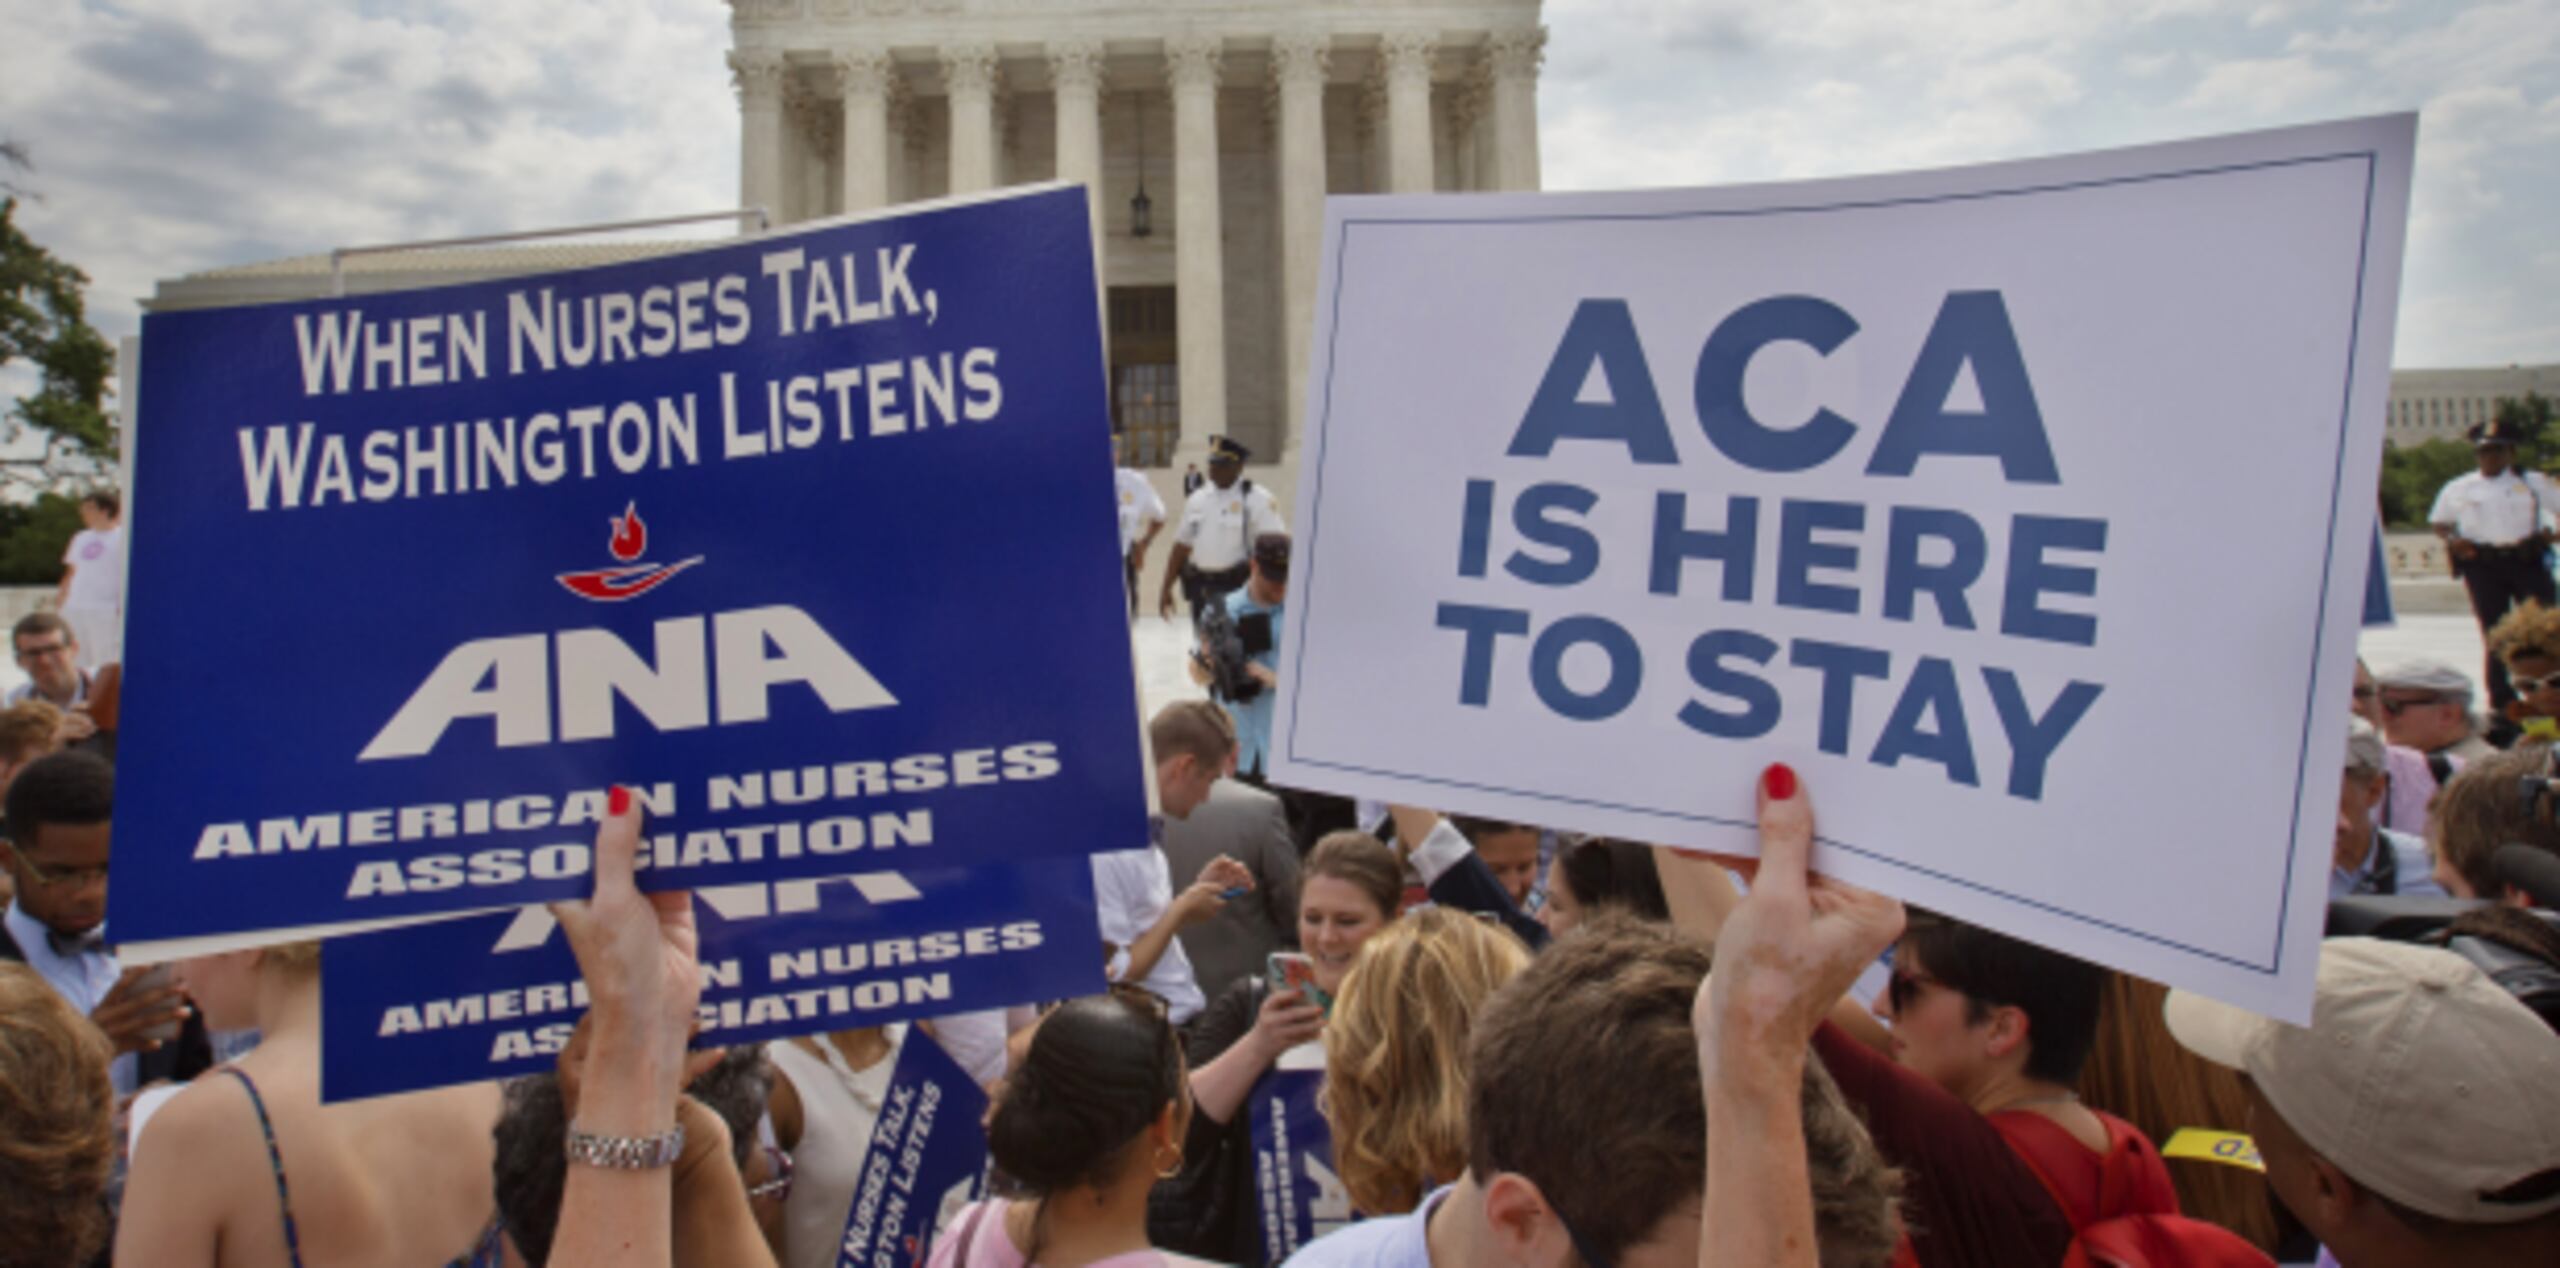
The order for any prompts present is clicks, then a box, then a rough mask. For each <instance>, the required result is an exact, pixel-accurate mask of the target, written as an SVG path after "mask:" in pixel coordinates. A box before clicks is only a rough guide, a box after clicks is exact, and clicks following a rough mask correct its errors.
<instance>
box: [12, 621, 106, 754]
mask: <svg viewBox="0 0 2560 1268" xmlns="http://www.w3.org/2000/svg"><path fill="white" fill-rule="evenodd" d="M9 642H10V644H11V646H12V649H13V650H15V651H16V653H17V656H18V668H20V669H23V670H25V671H27V680H26V681H25V682H23V683H20V684H19V685H17V686H16V687H13V688H11V689H10V690H9V693H8V694H7V695H6V696H0V705H13V704H19V703H21V702H24V701H28V700H42V701H44V702H45V703H47V704H50V705H52V706H53V707H54V708H57V709H60V710H62V712H63V715H64V716H63V722H62V738H63V740H64V741H65V742H66V743H75V744H76V743H78V742H79V741H81V740H85V739H87V738H89V737H90V736H92V735H95V734H96V733H97V730H98V725H97V723H96V722H95V721H94V720H92V719H91V718H90V717H89V714H88V710H87V709H86V707H85V706H86V705H87V704H88V703H89V687H90V685H91V680H90V677H89V671H88V670H85V669H82V668H81V667H80V640H79V639H78V638H77V637H76V636H74V635H73V634H72V632H71V625H70V623H69V622H67V621H64V620H63V619H62V618H61V617H58V616H55V615H54V614H53V613H51V612H37V613H33V614H31V615H29V616H27V617H26V618H25V619H23V620H21V621H19V622H18V624H17V626H16V627H15V628H13V629H11V630H10V631H9Z"/></svg>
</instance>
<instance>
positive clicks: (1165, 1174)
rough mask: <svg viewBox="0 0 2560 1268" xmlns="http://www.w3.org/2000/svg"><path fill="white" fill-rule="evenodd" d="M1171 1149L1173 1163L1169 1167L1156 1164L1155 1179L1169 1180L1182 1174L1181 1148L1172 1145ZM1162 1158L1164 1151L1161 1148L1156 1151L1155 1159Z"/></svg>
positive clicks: (1159, 1163) (1160, 1163)
mask: <svg viewBox="0 0 2560 1268" xmlns="http://www.w3.org/2000/svg"><path fill="white" fill-rule="evenodd" d="M1171 1148H1172V1149H1173V1162H1172V1163H1171V1164H1170V1165H1168V1164H1166V1163H1163V1162H1157V1163H1156V1179H1159V1180H1170V1179H1172V1178H1174V1177H1175V1176H1178V1175H1181V1174H1182V1146H1180V1145H1174V1146H1172V1147H1171ZM1163 1156H1164V1150H1163V1149H1161V1148H1159V1149H1157V1150H1156V1152H1155V1157H1156V1158H1162V1157H1163ZM1150 1161H1153V1159H1150Z"/></svg>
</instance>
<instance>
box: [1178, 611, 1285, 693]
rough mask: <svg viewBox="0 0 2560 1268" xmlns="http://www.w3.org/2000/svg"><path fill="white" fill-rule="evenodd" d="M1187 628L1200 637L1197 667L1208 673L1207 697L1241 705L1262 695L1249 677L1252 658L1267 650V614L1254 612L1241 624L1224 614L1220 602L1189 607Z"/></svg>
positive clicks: (1268, 634) (1256, 681)
mask: <svg viewBox="0 0 2560 1268" xmlns="http://www.w3.org/2000/svg"><path fill="white" fill-rule="evenodd" d="M1191 628H1192V631H1193V632H1194V633H1196V634H1198V635H1199V636H1200V651H1199V652H1198V653H1196V654H1197V655H1198V657H1199V660H1200V663H1201V664H1202V665H1204V666H1206V667H1207V668H1208V670H1209V696H1210V698H1211V699H1213V700H1221V701H1225V702H1226V703H1228V704H1243V703H1245V702H1247V701H1249V700H1252V699H1253V698H1254V697H1256V696H1259V695H1261V694H1262V683H1261V682H1260V681H1258V680H1256V679H1255V678H1254V676H1253V670H1252V668H1251V665H1252V662H1253V658H1254V657H1256V656H1259V655H1261V654H1262V653H1264V652H1267V651H1270V650H1271V646H1272V644H1271V614H1270V613H1268V612H1255V613H1251V614H1249V615H1247V616H1246V617H1245V618H1244V619H1242V620H1237V619H1236V617H1235V615H1234V614H1233V613H1231V612H1229V611H1227V605H1226V601H1225V600H1224V599H1223V598H1211V599H1208V600H1207V601H1205V602H1201V603H1196V604H1193V605H1192V607H1191Z"/></svg>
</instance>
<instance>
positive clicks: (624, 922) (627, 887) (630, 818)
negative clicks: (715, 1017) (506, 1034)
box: [551, 786, 702, 1122]
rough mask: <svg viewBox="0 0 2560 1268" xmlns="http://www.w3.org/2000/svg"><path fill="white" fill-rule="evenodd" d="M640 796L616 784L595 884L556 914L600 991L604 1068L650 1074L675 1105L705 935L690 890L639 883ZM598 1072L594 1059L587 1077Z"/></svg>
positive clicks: (594, 995) (665, 1101)
mask: <svg viewBox="0 0 2560 1268" xmlns="http://www.w3.org/2000/svg"><path fill="white" fill-rule="evenodd" d="M637 800H638V799H637V798H635V797H633V796H632V795H631V790H630V789H628V788H623V787H620V786H616V787H615V788H614V790H613V793H612V800H611V801H610V803H609V805H610V813H608V814H607V816H606V818H605V819H604V821H603V822H602V823H600V824H598V825H597V826H596V850H595V889H594V891H593V892H592V894H591V895H590V896H589V897H587V898H585V899H583V900H578V899H572V900H565V901H562V902H556V903H553V904H551V914H552V916H553V917H554V918H555V919H557V920H558V921H559V922H560V929H561V931H562V932H563V933H565V934H567V935H568V938H569V949H570V950H571V951H572V952H574V953H576V955H577V957H578V972H579V974H580V975H581V976H582V977H584V978H585V979H586V982H587V993H588V995H589V997H590V998H591V999H592V1000H593V1001H594V1004H593V1006H592V1008H591V1009H590V1010H589V1014H588V1015H589V1019H590V1020H591V1021H592V1022H593V1023H594V1026H595V1031H596V1033H595V1035H594V1037H593V1041H592V1042H593V1043H594V1045H595V1048H596V1050H597V1055H598V1056H599V1057H600V1058H602V1059H603V1067H602V1068H603V1069H606V1070H612V1071H614V1072H615V1073H617V1074H629V1075H631V1076H633V1077H635V1078H638V1077H642V1076H646V1077H647V1078H649V1080H650V1081H651V1082H652V1083H653V1084H655V1088H654V1091H655V1093H656V1094H657V1095H656V1099H655V1101H654V1103H656V1104H659V1105H664V1106H667V1107H668V1108H669V1109H670V1110H671V1109H672V1107H673V1103H674V1096H675V1092H676V1089H677V1087H678V1086H680V1085H681V1078H680V1075H681V1073H682V1071H683V1068H684V1047H685V1042H686V1040H687V1039H689V1038H690V1037H691V1036H692V1033H693V1027H694V1016H695V1009H696V1008H697V1006H699V1005H700V1003H701V1001H702V962H701V959H700V956H699V950H700V937H699V934H698V932H697V931H696V929H695V928H694V923H693V896H692V894H690V893H689V892H686V891H684V890H670V891H666V892H662V893H656V894H643V893H641V892H640V890H639V887H638V886H637V885H636V884H634V883H633V880H632V874H633V870H634V866H635V862H636V860H637V858H638V856H639V853H640V818H641V812H640V809H639V807H638V806H637V805H636V804H635V803H636V802H637ZM596 1073H597V1071H596V1069H595V1068H594V1067H593V1066H590V1068H589V1069H588V1071H587V1081H588V1082H589V1083H593V1082H594V1081H595V1075H596ZM660 1121H661V1122H663V1119H662V1120H660Z"/></svg>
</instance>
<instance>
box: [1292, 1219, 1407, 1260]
mask: <svg viewBox="0 0 2560 1268" xmlns="http://www.w3.org/2000/svg"><path fill="white" fill-rule="evenodd" d="M1419 1223H1420V1216H1419V1215H1418V1214H1416V1215H1381V1216H1378V1217H1376V1218H1374V1219H1366V1220H1362V1221H1360V1222H1359V1223H1357V1224H1352V1225H1348V1226H1346V1227H1343V1228H1338V1229H1335V1230H1334V1231H1332V1232H1330V1233H1327V1234H1325V1235H1324V1236H1322V1237H1319V1238H1317V1239H1315V1240H1314V1241H1312V1242H1309V1243H1307V1244H1306V1245H1305V1246H1302V1247H1300V1248H1299V1250H1298V1253H1297V1254H1294V1255H1291V1256H1289V1259H1288V1268H1431V1247H1430V1244H1429V1243H1427V1242H1425V1241H1424V1240H1423V1238H1422V1234H1421V1230H1420V1229H1419V1228H1418V1227H1417V1225H1418V1224H1419Z"/></svg>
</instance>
